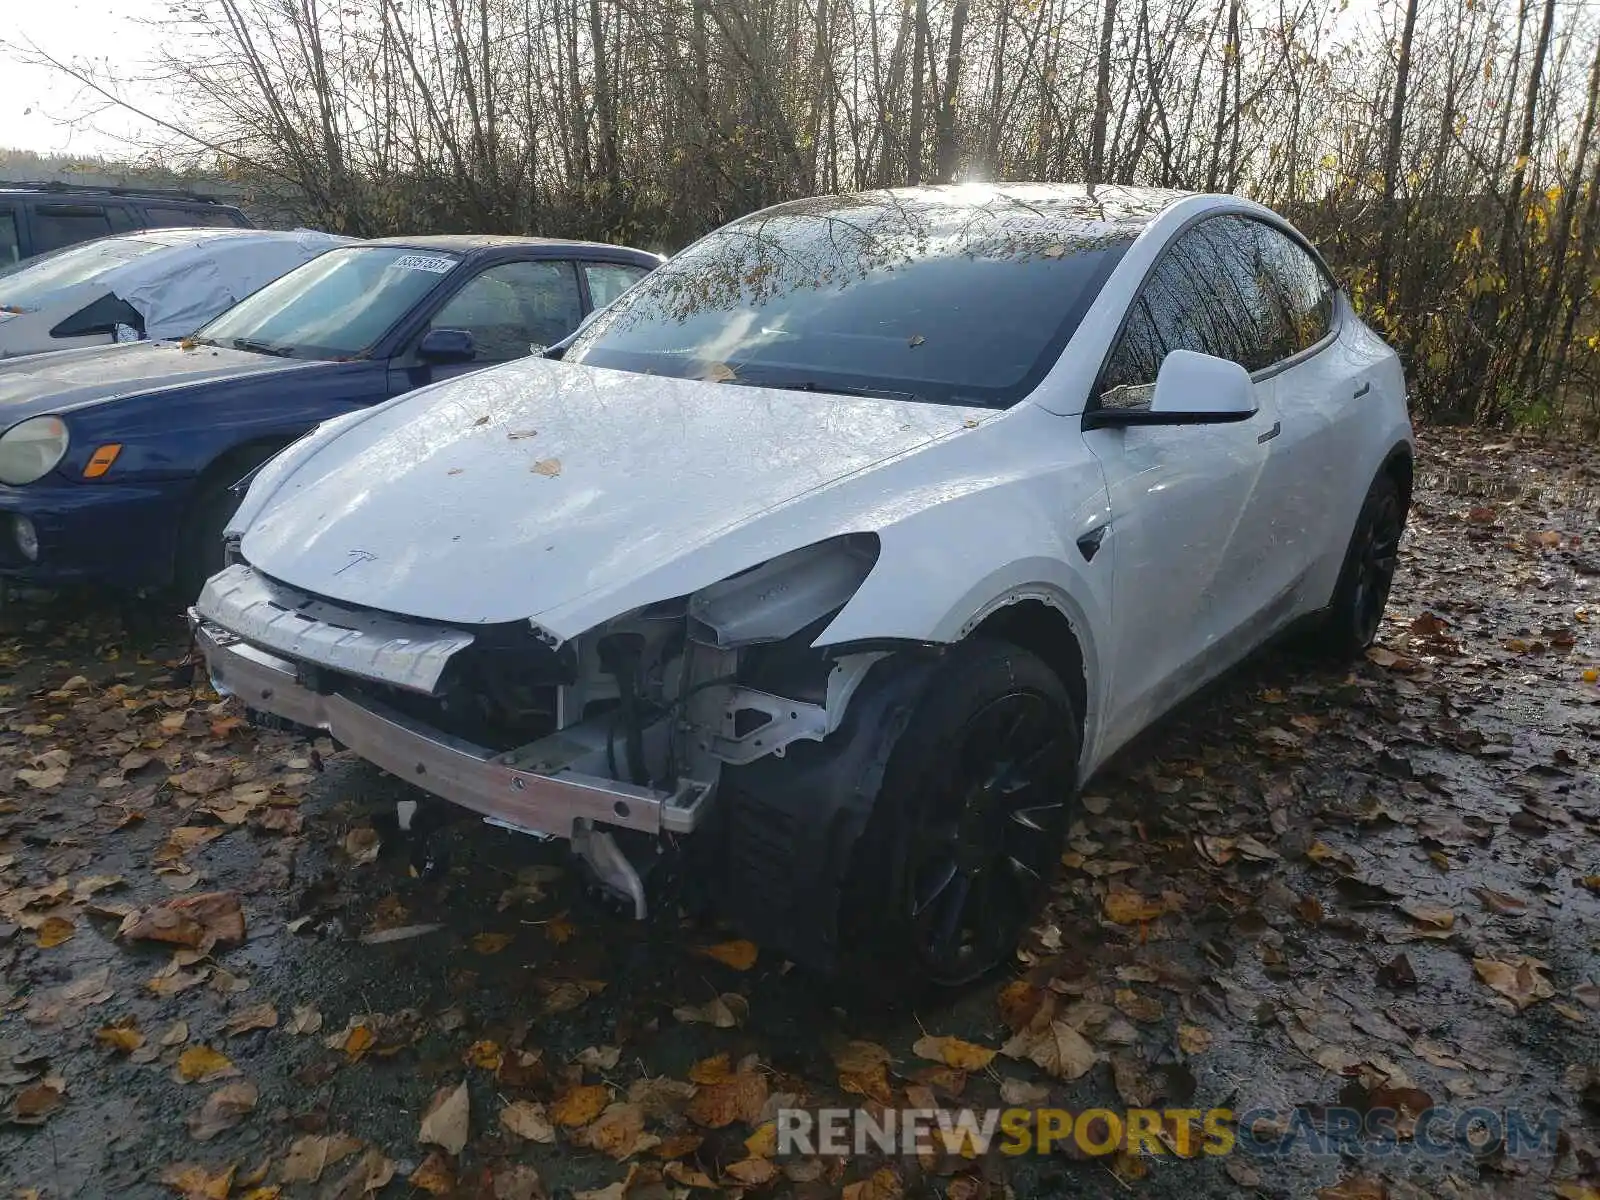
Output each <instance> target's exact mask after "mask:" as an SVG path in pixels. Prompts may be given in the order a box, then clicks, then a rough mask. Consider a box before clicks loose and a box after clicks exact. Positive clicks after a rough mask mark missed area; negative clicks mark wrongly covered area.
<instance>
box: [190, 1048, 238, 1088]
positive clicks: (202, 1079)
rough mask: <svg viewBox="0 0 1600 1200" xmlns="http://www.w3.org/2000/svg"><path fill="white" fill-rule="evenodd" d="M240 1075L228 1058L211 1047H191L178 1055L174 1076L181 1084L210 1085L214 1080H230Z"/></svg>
mask: <svg viewBox="0 0 1600 1200" xmlns="http://www.w3.org/2000/svg"><path fill="white" fill-rule="evenodd" d="M238 1073H239V1071H238V1069H237V1068H236V1067H235V1066H234V1065H233V1063H231V1062H229V1061H228V1056H227V1055H225V1054H221V1053H219V1052H218V1051H216V1050H213V1049H212V1048H211V1047H210V1046H190V1047H189V1048H188V1049H187V1050H185V1051H184V1052H183V1053H182V1054H180V1055H178V1065H177V1067H176V1068H174V1075H175V1076H176V1078H177V1079H178V1082H180V1083H210V1082H211V1081H212V1080H213V1079H229V1078H232V1077H233V1076H235V1075H237V1074H238Z"/></svg>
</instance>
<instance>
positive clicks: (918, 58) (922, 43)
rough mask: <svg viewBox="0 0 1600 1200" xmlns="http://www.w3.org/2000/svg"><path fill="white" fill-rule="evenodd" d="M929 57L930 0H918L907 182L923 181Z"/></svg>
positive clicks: (913, 48) (912, 71)
mask: <svg viewBox="0 0 1600 1200" xmlns="http://www.w3.org/2000/svg"><path fill="white" fill-rule="evenodd" d="M927 57H928V0H917V15H916V31H915V33H914V35H913V40H912V51H911V133H910V135H909V138H908V140H907V143H906V182H907V183H912V184H917V183H921V182H922V92H923V75H924V74H925V73H926V71H927Z"/></svg>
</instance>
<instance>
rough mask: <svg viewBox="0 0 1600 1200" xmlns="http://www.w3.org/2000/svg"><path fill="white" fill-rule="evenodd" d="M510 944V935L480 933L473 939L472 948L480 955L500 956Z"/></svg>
mask: <svg viewBox="0 0 1600 1200" xmlns="http://www.w3.org/2000/svg"><path fill="white" fill-rule="evenodd" d="M510 944H511V935H510V934H509V933H480V934H477V935H475V936H474V937H473V939H472V948H473V949H474V950H476V951H477V952H478V953H479V954H499V953H500V951H502V950H504V949H505V948H506V947H507V946H509V945H510Z"/></svg>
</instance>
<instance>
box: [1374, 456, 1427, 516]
mask: <svg viewBox="0 0 1600 1200" xmlns="http://www.w3.org/2000/svg"><path fill="white" fill-rule="evenodd" d="M1416 470H1417V465H1416V455H1415V453H1414V452H1413V451H1412V449H1411V443H1410V442H1399V443H1397V444H1396V445H1395V446H1394V447H1392V448H1391V449H1390V451H1389V453H1388V454H1386V455H1385V456H1384V459H1383V465H1382V466H1381V467H1379V468H1378V474H1380V475H1387V476H1389V478H1391V479H1393V480H1394V482H1395V486H1396V487H1398V488H1399V489H1400V498H1401V500H1402V502H1403V503H1404V504H1405V505H1406V506H1408V507H1409V506H1410V504H1411V489H1412V486H1413V484H1414V483H1415V481H1416Z"/></svg>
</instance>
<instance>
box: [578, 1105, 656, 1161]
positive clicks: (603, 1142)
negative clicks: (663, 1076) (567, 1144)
mask: <svg viewBox="0 0 1600 1200" xmlns="http://www.w3.org/2000/svg"><path fill="white" fill-rule="evenodd" d="M572 1140H573V1141H574V1142H575V1143H577V1144H578V1145H580V1146H588V1147H589V1148H590V1149H593V1150H598V1151H600V1152H601V1153H602V1154H609V1155H610V1156H611V1157H612V1158H614V1159H616V1160H617V1161H618V1162H621V1161H622V1160H623V1159H625V1158H628V1157H630V1156H631V1155H634V1154H637V1153H638V1152H639V1151H641V1150H648V1149H649V1148H650V1147H651V1146H654V1145H656V1144H658V1143H659V1142H660V1141H661V1139H660V1138H658V1137H656V1136H655V1135H654V1134H647V1133H645V1131H644V1109H642V1108H641V1107H639V1105H637V1104H629V1103H627V1102H625V1101H618V1102H616V1103H614V1104H608V1105H606V1107H605V1110H604V1111H603V1112H602V1113H601V1114H600V1116H599V1117H598V1118H596V1120H595V1121H594V1123H593V1124H591V1125H587V1126H585V1127H584V1128H582V1129H580V1130H578V1131H577V1132H576V1133H574V1134H573V1135H572Z"/></svg>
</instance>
